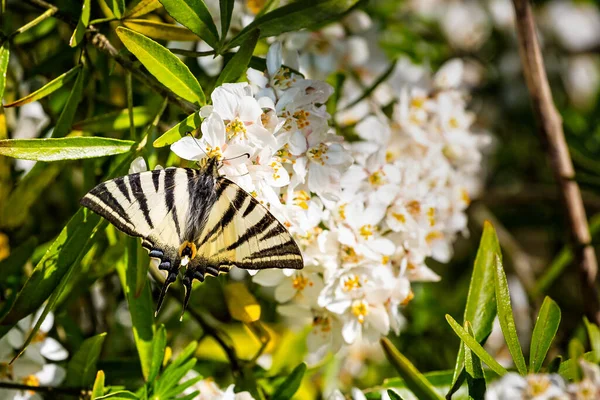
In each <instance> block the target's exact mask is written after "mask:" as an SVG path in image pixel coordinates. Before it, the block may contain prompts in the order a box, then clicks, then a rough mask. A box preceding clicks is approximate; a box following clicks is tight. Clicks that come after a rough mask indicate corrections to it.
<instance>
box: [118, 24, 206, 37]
mask: <svg viewBox="0 0 600 400" xmlns="http://www.w3.org/2000/svg"><path fill="white" fill-rule="evenodd" d="M123 24H124V25H125V26H126V27H128V28H130V29H132V30H134V31H136V32H139V33H141V34H144V35H146V36H148V37H149V38H152V39H157V40H177V41H180V42H196V41H198V36H196V35H195V34H194V33H192V32H190V31H189V29H187V28H184V27H182V26H178V25H173V24H166V23H164V22H158V21H152V20H149V19H126V20H124V21H123Z"/></svg>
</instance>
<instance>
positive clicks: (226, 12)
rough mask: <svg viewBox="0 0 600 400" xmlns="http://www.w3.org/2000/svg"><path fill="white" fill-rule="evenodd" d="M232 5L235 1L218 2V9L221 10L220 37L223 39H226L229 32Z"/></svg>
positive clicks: (224, 0) (221, 0)
mask: <svg viewBox="0 0 600 400" xmlns="http://www.w3.org/2000/svg"><path fill="white" fill-rule="evenodd" d="M234 4H235V0H219V8H220V10H221V36H222V37H223V38H226V37H227V32H229V25H231V17H232V16H233V5H234Z"/></svg>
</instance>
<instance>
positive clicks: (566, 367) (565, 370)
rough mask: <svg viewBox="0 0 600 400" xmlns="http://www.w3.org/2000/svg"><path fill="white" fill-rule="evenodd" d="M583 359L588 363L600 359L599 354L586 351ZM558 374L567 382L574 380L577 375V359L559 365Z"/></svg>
mask: <svg viewBox="0 0 600 400" xmlns="http://www.w3.org/2000/svg"><path fill="white" fill-rule="evenodd" d="M583 359H584V360H586V361H589V362H595V361H594V360H598V359H600V352H598V351H588V352H587V353H585V354H583ZM558 373H559V374H560V375H561V376H562V377H563V378H565V379H567V380H570V381H572V380H574V379H576V378H577V376H578V374H579V357H578V358H576V359H573V358H572V359H569V360H567V361H564V362H562V363H561V364H560V367H559V369H558Z"/></svg>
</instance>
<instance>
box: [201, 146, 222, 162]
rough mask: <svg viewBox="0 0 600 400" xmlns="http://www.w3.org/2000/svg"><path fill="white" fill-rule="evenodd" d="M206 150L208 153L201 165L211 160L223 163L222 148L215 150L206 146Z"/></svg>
mask: <svg viewBox="0 0 600 400" xmlns="http://www.w3.org/2000/svg"><path fill="white" fill-rule="evenodd" d="M204 150H205V151H206V157H205V158H203V159H202V161H201V163H202V162H204V163H206V160H207V159H209V158H216V159H217V160H219V161H221V160H222V159H223V151H222V150H221V148H220V147H219V146H217V147H215V148H211V147H209V146H206V147H205V149H204Z"/></svg>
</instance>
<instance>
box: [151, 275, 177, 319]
mask: <svg viewBox="0 0 600 400" xmlns="http://www.w3.org/2000/svg"><path fill="white" fill-rule="evenodd" d="M175 280H177V273H176V272H169V274H168V275H167V278H166V279H165V283H164V284H163V287H162V289H161V290H160V295H159V296H158V304H157V306H156V312H155V313H154V317H155V318H156V316H157V315H158V312H159V311H160V307H161V306H162V303H163V300H164V299H165V295H166V294H167V290H168V289H169V286H170V285H171V283H173V282H175Z"/></svg>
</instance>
